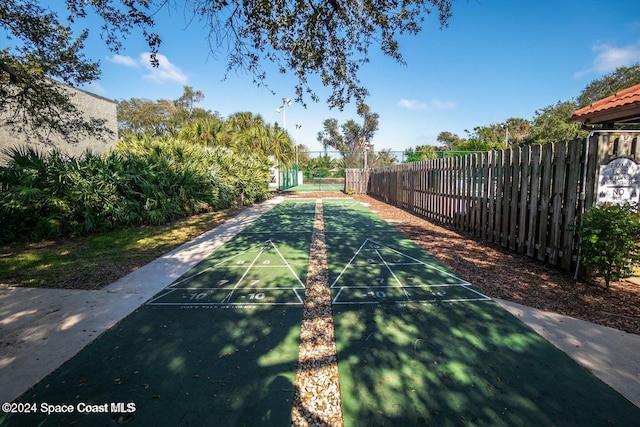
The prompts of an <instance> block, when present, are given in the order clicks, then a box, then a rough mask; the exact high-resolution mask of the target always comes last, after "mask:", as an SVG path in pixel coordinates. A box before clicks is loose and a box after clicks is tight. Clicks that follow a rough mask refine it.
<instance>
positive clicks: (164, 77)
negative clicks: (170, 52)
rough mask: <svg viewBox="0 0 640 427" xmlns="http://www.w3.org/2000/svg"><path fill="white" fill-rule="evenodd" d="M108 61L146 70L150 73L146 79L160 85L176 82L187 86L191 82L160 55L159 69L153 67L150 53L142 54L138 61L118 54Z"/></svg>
mask: <svg viewBox="0 0 640 427" xmlns="http://www.w3.org/2000/svg"><path fill="white" fill-rule="evenodd" d="M108 59H109V61H111V62H113V63H114V64H119V65H124V66H125V67H130V68H144V69H146V70H147V71H148V72H147V74H145V75H144V78H145V79H147V80H153V81H155V82H158V83H165V82H175V83H180V84H186V83H187V82H188V80H189V79H188V78H187V76H186V75H185V74H184V73H183V72H182V70H180V68H179V67H177V66H175V65H174V64H172V63H171V61H169V59H168V58H167V57H166V56H164V55H162V54H159V53H158V54H156V59H157V60H158V66H157V67H154V66H153V65H151V53H149V52H144V53H141V54H140V57H139V58H138V59H135V58H132V57H130V56H123V55H117V54H116V55H113V56H112V57H111V58H108Z"/></svg>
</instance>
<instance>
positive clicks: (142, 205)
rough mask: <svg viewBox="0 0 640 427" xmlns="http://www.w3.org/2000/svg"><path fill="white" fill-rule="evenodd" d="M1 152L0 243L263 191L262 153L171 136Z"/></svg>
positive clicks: (201, 208) (193, 209)
mask: <svg viewBox="0 0 640 427" xmlns="http://www.w3.org/2000/svg"><path fill="white" fill-rule="evenodd" d="M8 154H9V157H10V161H9V163H8V164H7V165H6V166H1V167H0V224H2V228H3V233H2V235H0V241H2V242H7V241H12V240H41V239H47V238H56V237H60V236H65V235H75V234H84V233H89V232H100V231H103V230H108V229H112V228H116V227H122V226H127V225H145V224H149V225H155V224H163V223H166V222H168V221H171V220H174V219H177V218H179V217H183V216H186V215H192V214H196V213H200V212H206V211H213V210H219V209H225V208H229V207H232V206H235V205H250V204H253V203H256V202H259V201H262V200H264V199H266V198H268V197H269V196H270V193H269V189H268V182H269V162H268V161H267V160H266V159H265V158H260V157H258V156H239V155H237V154H234V153H233V152H232V151H230V150H227V149H221V148H210V147H204V146H202V145H197V144H190V143H188V142H185V141H182V140H177V139H159V140H153V139H150V138H140V139H132V140H129V141H126V142H119V143H118V145H117V147H116V149H115V150H114V151H113V152H111V153H109V154H107V155H105V156H95V155H92V154H89V153H87V154H86V155H84V156H82V157H79V158H68V157H66V156H64V155H62V154H61V153H60V152H57V151H54V152H51V153H47V154H42V153H39V152H37V151H35V150H33V149H29V148H18V149H13V150H11V151H10V152H9V153H8Z"/></svg>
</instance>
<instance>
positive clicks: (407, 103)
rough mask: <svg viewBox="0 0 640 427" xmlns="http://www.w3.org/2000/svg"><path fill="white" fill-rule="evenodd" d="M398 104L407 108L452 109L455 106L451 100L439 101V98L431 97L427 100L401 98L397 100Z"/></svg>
mask: <svg viewBox="0 0 640 427" xmlns="http://www.w3.org/2000/svg"><path fill="white" fill-rule="evenodd" d="M398 105H399V106H400V107H402V108H406V109H407V110H453V109H455V108H456V103H455V102H452V101H440V100H439V99H432V100H431V101H429V102H422V101H417V100H415V99H404V98H403V99H401V100H400V101H398Z"/></svg>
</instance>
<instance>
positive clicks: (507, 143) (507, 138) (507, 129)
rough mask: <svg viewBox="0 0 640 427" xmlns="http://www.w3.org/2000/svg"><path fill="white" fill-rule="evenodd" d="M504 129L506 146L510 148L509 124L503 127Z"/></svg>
mask: <svg viewBox="0 0 640 427" xmlns="http://www.w3.org/2000/svg"><path fill="white" fill-rule="evenodd" d="M502 127H503V128H504V130H505V136H504V146H505V147H508V146H509V123H505V124H503V125H502Z"/></svg>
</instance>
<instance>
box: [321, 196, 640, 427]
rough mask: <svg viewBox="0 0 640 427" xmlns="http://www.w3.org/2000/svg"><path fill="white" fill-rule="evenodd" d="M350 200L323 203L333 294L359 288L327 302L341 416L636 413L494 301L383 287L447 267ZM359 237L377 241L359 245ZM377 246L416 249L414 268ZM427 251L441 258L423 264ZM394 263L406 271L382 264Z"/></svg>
mask: <svg viewBox="0 0 640 427" xmlns="http://www.w3.org/2000/svg"><path fill="white" fill-rule="evenodd" d="M348 209H349V208H348V207H347V208H345V207H340V206H338V205H334V206H333V207H328V206H327V205H325V228H326V230H327V231H328V232H327V239H326V240H327V250H328V258H329V259H328V261H329V269H330V271H329V273H330V281H331V283H334V282H336V280H337V282H336V283H335V287H334V290H333V293H334V296H335V295H338V292H344V290H341V287H342V286H346V287H350V289H352V290H354V291H353V292H352V293H353V294H354V295H355V294H356V293H357V292H360V293H365V294H366V295H365V296H361V297H360V298H351V299H348V298H344V299H342V300H340V302H341V304H335V305H334V306H333V310H334V318H335V325H336V340H337V346H338V365H339V370H340V387H341V395H342V402H343V415H344V420H345V425H346V426H360V425H396V426H406V425H428V426H432V425H437V426H455V425H505V426H506V425H508V426H514V425H516V426H517V425H522V426H527V425H563V426H572V425H575V426H602V425H631V424H633V423H635V422H637V419H639V417H640V409H639V408H637V407H635V406H634V405H633V404H631V403H630V402H629V401H627V400H626V399H624V398H623V397H622V396H620V395H619V394H618V393H617V392H615V391H614V390H612V389H611V388H609V387H608V386H606V385H605V384H603V383H602V382H601V381H600V380H598V379H597V378H595V377H594V376H593V375H592V374H591V373H589V372H588V371H587V370H585V369H584V368H582V367H580V366H579V365H578V364H577V363H576V362H575V361H573V360H572V359H570V358H569V357H568V356H567V355H565V354H564V353H562V352H561V351H560V350H558V349H556V348H555V347H553V346H552V345H551V344H550V343H548V342H547V341H545V340H544V339H543V338H542V337H540V336H539V335H538V334H536V333H535V332H534V331H532V330H531V329H529V328H528V327H527V326H526V325H524V324H523V323H522V322H520V321H519V320H517V319H516V318H514V317H513V316H511V315H510V314H509V313H508V312H507V311H506V310H504V309H502V308H501V307H500V306H499V305H498V304H495V303H494V302H492V301H488V300H484V301H470V300H467V301H457V302H446V298H442V299H440V300H439V299H437V298H436V299H434V302H432V303H418V302H406V303H402V302H401V301H402V298H400V297H398V294H397V293H394V292H393V290H394V285H395V286H396V289H397V285H398V281H397V280H396V278H398V279H400V281H402V280H406V279H407V277H409V274H410V275H413V276H418V277H417V278H418V279H420V280H421V281H422V282H424V283H422V284H423V285H427V284H428V283H429V282H430V281H433V280H435V281H441V282H442V281H444V282H445V283H446V279H447V278H450V277H452V276H449V275H448V274H449V273H450V272H448V271H447V270H446V268H445V267H443V266H441V265H440V264H439V263H438V262H437V261H436V260H435V259H434V258H433V257H431V256H430V255H428V254H427V253H426V252H424V250H422V249H421V248H419V247H418V246H417V245H415V244H414V243H413V242H411V241H410V240H409V239H407V238H406V237H404V236H402V235H401V234H399V233H398V232H395V231H393V230H391V227H389V226H386V228H384V227H378V226H372V225H371V223H376V221H377V222H378V223H382V221H381V220H379V219H375V218H372V217H371V215H370V214H369V213H367V212H363V213H360V212H359V211H360V210H361V209H360V208H359V207H357V206H356V207H355V208H354V209H352V210H348ZM349 223H351V224H352V226H351V228H350V229H349V228H348V224H349ZM341 228H342V232H338V230H340V229H341ZM331 230H333V232H332V231H331ZM367 240H369V241H370V242H375V244H373V245H370V246H367V245H368V244H367V245H365V244H364V242H366V241H367ZM383 246H387V247H388V248H391V249H393V250H396V251H397V253H401V254H404V255H407V256H410V257H414V258H416V259H418V260H421V261H424V262H425V266H424V268H422V270H421V271H422V273H420V271H418V274H416V271H413V270H412V269H413V268H414V267H411V268H410V269H409V270H402V268H404V267H403V266H401V265H400V264H402V263H403V262H399V263H398V265H391V264H393V263H389V262H388V260H389V259H392V258H393V257H394V256H396V255H394V252H393V250H391V251H389V250H387V252H385V253H384V256H382V257H379V258H375V257H374V255H377V254H378V253H382V251H384V250H385V248H383ZM367 248H369V249H371V251H370V252H369V253H365V252H366V251H367ZM359 251H360V252H359ZM363 253H364V256H361V254H363ZM385 258H386V259H385ZM369 259H371V261H373V262H369V261H368V260H369ZM399 261H402V260H401V259H399ZM431 263H433V264H435V265H438V266H440V267H439V268H438V269H436V270H432V271H428V268H427V267H426V264H431ZM347 265H349V267H348V268H345V267H346V266H347ZM421 267H422V266H421ZM396 268H398V269H400V270H402V271H407V275H405V276H402V275H399V274H392V273H391V271H392V270H394V269H396ZM434 271H435V273H434ZM341 274H342V276H341ZM470 279H473V278H470ZM380 285H382V286H380ZM403 285H407V283H403ZM358 286H360V288H358ZM345 289H349V288H345ZM369 289H370V290H371V292H367V290H369ZM442 289H443V290H445V291H446V292H451V291H452V289H449V288H447V287H443V288H442ZM406 299H407V300H411V296H407V298H406ZM462 299H467V298H466V297H465V298H462ZM363 302H364V303H363ZM398 302H400V303H398Z"/></svg>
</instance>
